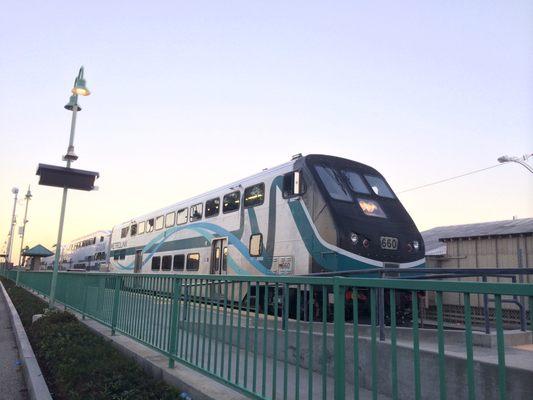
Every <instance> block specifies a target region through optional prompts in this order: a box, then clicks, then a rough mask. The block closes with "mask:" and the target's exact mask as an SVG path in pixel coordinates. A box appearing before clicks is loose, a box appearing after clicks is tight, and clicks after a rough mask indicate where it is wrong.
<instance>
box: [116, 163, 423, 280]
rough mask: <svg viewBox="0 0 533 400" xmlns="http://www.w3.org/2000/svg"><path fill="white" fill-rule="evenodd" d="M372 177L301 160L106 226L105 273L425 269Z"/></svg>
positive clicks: (388, 193) (412, 231)
mask: <svg viewBox="0 0 533 400" xmlns="http://www.w3.org/2000/svg"><path fill="white" fill-rule="evenodd" d="M424 262H425V259H424V244H423V241H422V237H421V235H420V233H419V231H418V230H417V228H416V226H415V224H414V222H413V220H412V219H411V217H410V216H409V214H408V213H407V211H406V210H405V208H404V207H403V206H402V204H401V203H400V201H399V200H398V198H397V197H396V195H395V194H394V192H393V191H392V189H391V188H390V186H389V185H388V184H387V182H386V181H385V179H384V178H383V176H382V175H381V174H380V173H379V172H378V171H376V170H375V169H374V168H372V167H370V166H367V165H364V164H361V163H358V162H355V161H350V160H347V159H343V158H338V157H332V156H325V155H308V156H304V157H302V156H299V157H295V158H293V159H292V160H291V161H290V162H288V163H285V164H283V165H280V166H278V167H275V168H272V169H267V170H264V171H262V172H260V173H259V174H256V175H253V176H250V177H248V178H245V179H242V180H239V181H237V182H233V183H230V184H228V185H225V186H223V187H220V188H218V189H216V190H213V191H210V192H207V193H204V194H202V195H200V196H197V197H193V198H191V199H188V200H185V201H182V202H179V203H176V204H173V205H171V206H169V207H166V208H163V209H160V210H157V211H154V212H151V213H148V214H145V215H141V216H138V217H135V218H133V219H131V220H129V221H127V222H124V223H122V224H119V225H116V226H114V227H113V229H112V231H111V236H110V257H109V268H110V271H111V272H133V273H156V274H157V273H170V272H172V273H195V274H196V273H198V274H229V275H307V274H313V273H317V272H346V271H351V270H361V269H373V268H380V267H389V268H411V267H422V266H424Z"/></svg>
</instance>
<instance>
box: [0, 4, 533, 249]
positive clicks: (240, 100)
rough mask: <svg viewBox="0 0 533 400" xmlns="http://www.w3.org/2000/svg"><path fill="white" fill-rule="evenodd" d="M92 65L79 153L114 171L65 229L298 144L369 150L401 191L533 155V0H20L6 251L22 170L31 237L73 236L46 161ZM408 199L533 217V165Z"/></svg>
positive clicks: (192, 187)
mask: <svg viewBox="0 0 533 400" xmlns="http://www.w3.org/2000/svg"><path fill="white" fill-rule="evenodd" d="M80 65H84V66H85V72H86V78H87V85H88V87H89V88H90V89H91V91H92V94H91V96H89V97H86V98H82V99H81V100H80V104H81V106H82V108H83V111H82V112H81V113H80V114H79V118H78V128H77V131H76V139H75V148H76V153H77V154H78V156H79V160H78V161H77V162H75V163H74V164H73V167H75V168H82V169H89V170H94V171H98V172H100V174H101V178H100V179H99V180H98V181H97V185H98V186H99V188H100V189H99V191H95V192H75V191H70V192H69V197H68V203H67V215H66V223H65V230H64V241H68V240H70V239H73V238H75V237H77V236H81V235H83V234H86V233H90V232H92V231H95V230H98V229H111V227H112V226H113V225H114V224H116V223H119V222H122V221H124V220H127V219H130V218H132V217H134V216H135V215H138V214H143V213H146V212H149V211H151V210H154V209H156V208H160V207H163V206H166V205H169V204H172V203H174V202H177V201H179V200H182V199H185V198H187V197H190V196H193V195H196V194H200V193H202V192H204V191H207V190H209V189H212V188H214V187H218V186H221V185H224V184H225V183H229V182H231V181H234V180H237V179H239V178H242V177H246V176H248V175H251V174H254V173H256V172H258V171H260V170H261V169H263V168H265V167H272V166H275V165H278V164H281V163H283V162H285V161H287V160H289V159H290V157H291V155H293V154H295V153H304V154H310V153H324V154H331V155H336V156H342V157H346V158H349V159H353V160H357V161H360V162H363V163H366V164H369V165H371V166H373V167H375V168H376V169H378V170H379V171H380V172H381V173H382V174H383V175H384V176H385V177H386V178H387V180H388V181H389V183H390V184H391V186H392V187H393V188H394V189H395V190H396V191H397V192H399V191H401V190H403V189H408V188H411V187H414V186H418V185H422V184H425V183H428V182H433V181H437V180H439V179H443V178H447V177H450V176H454V175H458V174H461V173H464V172H468V171H471V170H475V169H479V168H483V167H487V166H490V165H494V164H496V163H497V161H496V158H497V157H499V156H500V155H502V154H509V155H522V154H525V153H532V152H533V2H531V1H529V0H527V1H526V0H525V1H468V2H464V1H453V2H436V1H429V2H428V1H422V0H420V1H411V2H409V1H406V2H397V1H381V2H379V1H372V2H361V1H342V2H341V1H327V2H326V1H320V2H318V1H317V2H312V1H308V0H307V1H286V0H285V1H262V2H259V1H250V0H247V1H188V2H184V1H166V2H165V1H150V2H147V1H142V2H141V1H127V2H126V1H124V2H118V1H115V2H111V1H91V2H84V3H80V2H64V1H62V2H59V1H47V2H43V1H24V2H22V1H8V0H4V1H3V2H2V3H1V6H0V135H1V145H0V168H1V171H0V251H2V250H4V248H3V245H2V244H3V243H4V241H5V240H6V239H7V233H8V231H9V221H10V218H11V207H12V195H11V188H12V187H13V186H18V187H19V188H20V189H21V194H22V195H23V194H24V192H25V191H26V188H27V186H28V185H29V184H31V185H32V192H33V195H34V197H33V200H32V201H31V203H30V208H29V217H28V219H29V223H28V225H27V234H26V243H27V244H28V245H30V246H32V245H35V244H38V243H41V244H43V245H45V246H46V247H48V248H51V246H52V244H53V243H55V240H56V235H57V229H58V220H59V209H60V202H61V190H60V189H56V188H50V187H45V186H38V185H37V181H38V177H37V176H36V175H35V171H36V168H37V164H38V163H39V162H42V163H49V164H56V165H64V164H63V162H62V161H61V156H62V155H63V154H65V152H66V147H67V143H68V134H69V129H70V118H71V113H70V112H69V111H66V110H65V109H63V106H64V104H66V103H67V101H68V98H69V91H70V89H71V87H72V83H73V81H74V78H75V76H76V74H77V72H78V68H79V67H80ZM530 161H531V160H530ZM400 200H401V201H402V202H403V204H404V205H405V207H406V208H407V210H408V211H409V212H410V214H411V216H412V217H413V219H414V220H415V222H416V224H417V226H418V227H419V229H420V230H425V229H428V228H431V227H435V226H440V225H451V224H460V223H471V222H482V221H491V220H500V219H511V218H512V217H513V216H515V215H516V216H518V217H521V218H523V217H532V216H533V175H532V174H530V173H528V172H527V171H526V169H525V168H523V167H522V166H520V165H518V164H508V165H502V166H500V167H497V168H494V169H491V170H488V171H485V172H482V173H479V174H476V175H472V176H469V177H465V178H462V179H458V180H454V181H451V182H447V183H443V184H439V185H435V186H432V187H430V188H425V189H420V190H416V191H412V192H408V193H405V194H400ZM23 211H24V209H23V204H22V203H21V204H20V205H19V206H18V212H17V215H18V218H17V220H18V221H19V222H22V219H23ZM19 246H20V239H19V237H18V235H17V236H16V240H15V244H14V254H15V256H17V255H18V248H19Z"/></svg>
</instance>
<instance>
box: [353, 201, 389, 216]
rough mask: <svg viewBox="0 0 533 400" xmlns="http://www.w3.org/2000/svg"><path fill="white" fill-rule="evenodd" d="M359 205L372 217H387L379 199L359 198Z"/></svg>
mask: <svg viewBox="0 0 533 400" xmlns="http://www.w3.org/2000/svg"><path fill="white" fill-rule="evenodd" d="M357 202H358V203H359V207H360V208H361V210H362V211H363V212H364V213H365V214H366V215H370V216H371V217H380V218H387V216H386V215H385V213H384V212H383V210H382V209H381V207H380V206H379V204H378V202H377V201H374V200H370V199H357Z"/></svg>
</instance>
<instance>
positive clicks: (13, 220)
mask: <svg viewBox="0 0 533 400" xmlns="http://www.w3.org/2000/svg"><path fill="white" fill-rule="evenodd" d="M11 193H13V194H14V195H15V198H14V200H13V213H12V214H11V228H10V229H9V240H8V242H7V251H6V253H7V254H6V263H7V264H9V263H10V262H11V256H12V254H11V251H12V250H13V233H14V232H13V230H14V229H15V225H16V223H17V219H16V216H15V212H16V211H17V200H18V193H19V190H18V188H16V187H14V188H13V189H11Z"/></svg>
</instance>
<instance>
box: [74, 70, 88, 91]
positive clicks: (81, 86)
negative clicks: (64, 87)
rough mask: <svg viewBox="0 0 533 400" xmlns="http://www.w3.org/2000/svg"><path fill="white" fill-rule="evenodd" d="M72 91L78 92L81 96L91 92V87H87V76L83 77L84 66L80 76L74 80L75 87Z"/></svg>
mask: <svg viewBox="0 0 533 400" xmlns="http://www.w3.org/2000/svg"><path fill="white" fill-rule="evenodd" d="M72 93H73V94H78V95H80V96H89V95H90V94H91V92H90V91H89V89H87V85H86V83H85V78H84V77H83V66H82V67H81V68H80V72H79V73H78V77H77V78H76V80H75V81H74V87H73V88H72Z"/></svg>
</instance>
